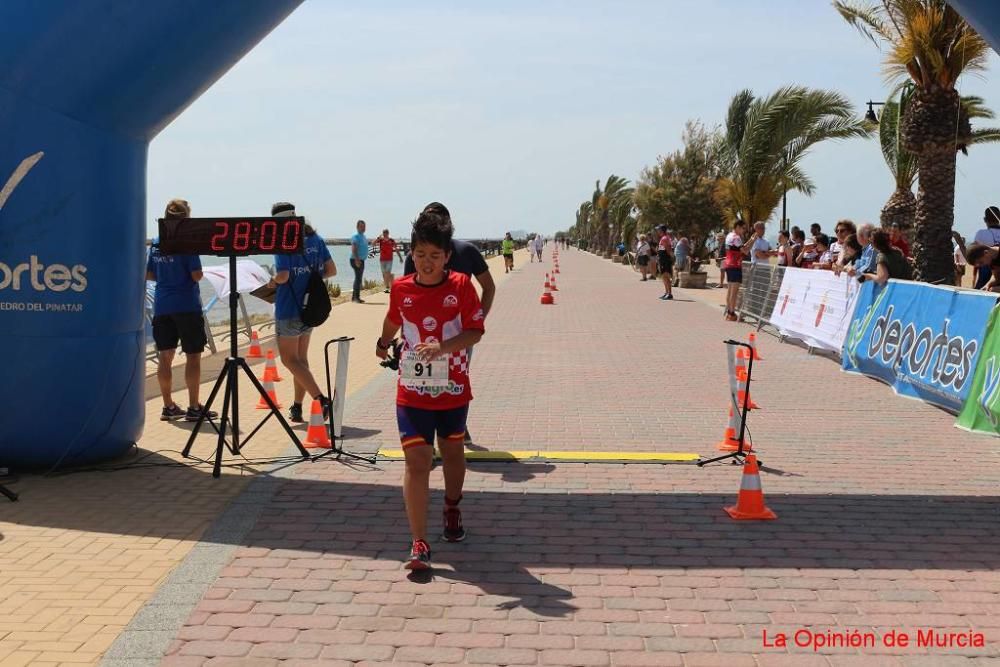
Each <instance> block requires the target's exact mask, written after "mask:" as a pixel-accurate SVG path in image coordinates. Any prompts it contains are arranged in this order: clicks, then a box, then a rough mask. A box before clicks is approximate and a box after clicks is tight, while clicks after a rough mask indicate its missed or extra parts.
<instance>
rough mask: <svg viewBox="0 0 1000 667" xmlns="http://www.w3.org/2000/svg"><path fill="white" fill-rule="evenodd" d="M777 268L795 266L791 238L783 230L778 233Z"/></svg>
mask: <svg viewBox="0 0 1000 667" xmlns="http://www.w3.org/2000/svg"><path fill="white" fill-rule="evenodd" d="M778 266H795V255H794V253H793V252H792V237H791V234H789V233H788V231H786V230H784V229H783V230H781V231H780V232H778Z"/></svg>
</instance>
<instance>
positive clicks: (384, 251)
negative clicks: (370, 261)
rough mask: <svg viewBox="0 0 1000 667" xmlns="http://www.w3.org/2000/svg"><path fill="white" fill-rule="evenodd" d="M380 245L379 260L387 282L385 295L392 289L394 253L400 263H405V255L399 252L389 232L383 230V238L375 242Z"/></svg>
mask: <svg viewBox="0 0 1000 667" xmlns="http://www.w3.org/2000/svg"><path fill="white" fill-rule="evenodd" d="M375 242H376V243H377V244H378V260H379V267H380V268H381V269H382V280H383V281H384V282H385V293H386V294H388V293H389V290H390V289H392V280H393V275H392V255H393V253H395V254H396V256H397V257H399V261H400V262H402V261H403V254H402V253H401V252H400V251H399V247H398V246H397V245H396V240H395V239H393V238H392V237H390V236H389V230H388V229H383V230H382V236H380V237H378V239H376V241H375Z"/></svg>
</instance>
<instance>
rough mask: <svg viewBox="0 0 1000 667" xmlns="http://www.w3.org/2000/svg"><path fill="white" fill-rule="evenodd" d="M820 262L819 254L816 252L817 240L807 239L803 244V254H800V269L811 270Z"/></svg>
mask: <svg viewBox="0 0 1000 667" xmlns="http://www.w3.org/2000/svg"><path fill="white" fill-rule="evenodd" d="M818 260H819V252H817V250H816V239H814V238H812V239H806V240H805V242H804V243H803V244H802V252H801V253H799V258H798V261H799V268H802V269H811V268H813V265H814V264H815V263H816V262H817V261H818Z"/></svg>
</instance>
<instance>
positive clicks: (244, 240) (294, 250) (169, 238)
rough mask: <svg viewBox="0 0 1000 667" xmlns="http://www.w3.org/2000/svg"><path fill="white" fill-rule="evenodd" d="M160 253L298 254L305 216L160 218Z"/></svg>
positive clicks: (225, 255) (223, 255)
mask: <svg viewBox="0 0 1000 667" xmlns="http://www.w3.org/2000/svg"><path fill="white" fill-rule="evenodd" d="M159 223H160V246H159V247H160V252H161V253H163V254H164V255H218V256H220V257H243V256H246V255H301V254H302V252H303V248H304V242H303V241H304V236H305V219H304V218H301V217H298V218H297V217H277V218H182V219H179V220H178V219H173V218H160V220H159Z"/></svg>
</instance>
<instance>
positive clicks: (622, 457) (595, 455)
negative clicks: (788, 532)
mask: <svg viewBox="0 0 1000 667" xmlns="http://www.w3.org/2000/svg"><path fill="white" fill-rule="evenodd" d="M378 455H379V458H382V459H402V458H404V456H403V450H402V449H380V450H379V452H378ZM465 458H466V459H467V460H469V461H579V462H595V463H596V462H600V461H635V462H657V461H660V462H671V461H673V462H677V461H697V460H698V459H699V458H700V457H699V456H698V454H694V453H690V452H588V451H576V452H574V451H554V452H543V451H538V450H523V451H522V450H515V451H510V452H507V451H500V450H498V451H484V450H474V451H467V452H465Z"/></svg>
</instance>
